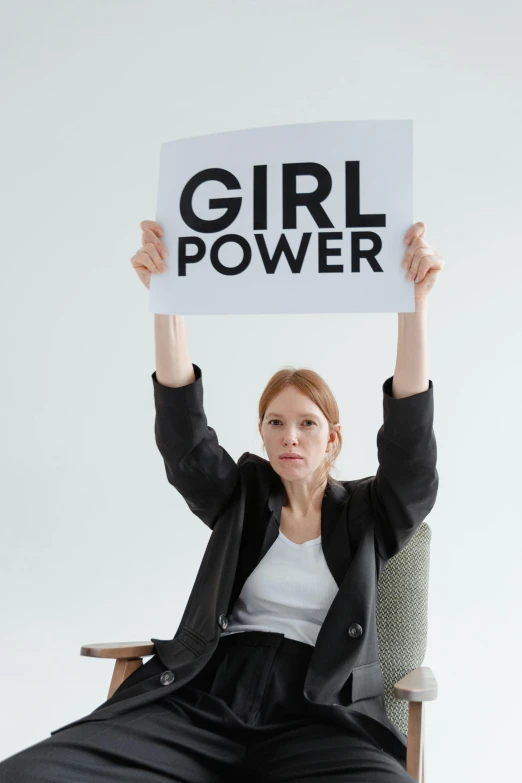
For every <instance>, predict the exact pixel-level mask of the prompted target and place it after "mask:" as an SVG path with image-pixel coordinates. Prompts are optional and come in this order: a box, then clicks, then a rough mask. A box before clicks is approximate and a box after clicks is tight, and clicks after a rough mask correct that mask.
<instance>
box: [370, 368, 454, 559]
mask: <svg viewBox="0 0 522 783" xmlns="http://www.w3.org/2000/svg"><path fill="white" fill-rule="evenodd" d="M392 381H393V376H391V377H390V378H387V379H386V381H385V382H384V383H383V387H382V388H383V413H384V417H383V418H384V421H383V424H382V426H381V427H380V429H379V431H378V433H377V455H378V461H379V467H378V469H377V474H376V475H375V476H373V477H371V480H370V482H369V483H368V486H367V492H368V500H369V503H370V505H371V510H372V515H373V520H374V531H375V546H376V549H377V552H378V553H379V555H380V556H381V557H382V558H383V559H384V560H388V559H389V558H390V557H393V555H396V554H397V553H398V552H400V551H401V549H403V548H404V547H405V546H406V544H407V543H408V541H409V540H410V539H411V538H412V536H413V535H414V533H415V532H416V531H417V529H418V528H419V527H420V525H421V523H422V522H423V520H424V519H425V517H426V516H427V515H428V514H429V513H430V511H431V509H432V508H433V506H434V505H435V500H436V497H437V491H438V485H439V476H438V473H437V468H436V463H437V443H436V440H435V433H434V431H433V382H432V381H431V380H429V387H428V389H426V391H423V392H420V393H418V394H412V395H410V396H409V397H401V398H399V399H397V398H395V397H393V396H392Z"/></svg>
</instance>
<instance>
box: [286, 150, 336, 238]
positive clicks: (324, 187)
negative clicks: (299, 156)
mask: <svg viewBox="0 0 522 783" xmlns="http://www.w3.org/2000/svg"><path fill="white" fill-rule="evenodd" d="M304 175H310V176H312V177H315V178H316V179H317V188H316V190H312V191H311V192H309V193H297V188H296V185H297V177H302V176H304ZM331 189H332V177H331V176H330V172H329V171H328V169H327V168H325V167H324V166H321V164H320V163H313V162H309V163H283V229H285V228H296V227H297V207H308V211H309V212H310V214H311V216H312V217H313V219H314V220H315V222H316V223H317V225H318V226H319V228H333V223H332V221H331V220H330V218H329V217H328V215H327V214H326V212H325V211H324V209H323V207H322V206H321V201H324V200H325V198H327V196H328V195H329V194H330V191H331Z"/></svg>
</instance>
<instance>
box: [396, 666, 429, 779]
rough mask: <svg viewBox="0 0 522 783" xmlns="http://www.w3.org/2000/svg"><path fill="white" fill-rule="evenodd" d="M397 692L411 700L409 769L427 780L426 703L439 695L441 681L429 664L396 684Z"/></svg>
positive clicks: (408, 750)
mask: <svg viewBox="0 0 522 783" xmlns="http://www.w3.org/2000/svg"><path fill="white" fill-rule="evenodd" d="M393 695H394V696H395V697H396V698H397V699H408V702H409V709H408V745H407V748H406V772H409V773H410V775H411V776H412V777H414V778H415V780H418V781H419V783H426V746H425V742H424V726H425V721H424V702H425V701H433V700H434V699H436V698H437V680H436V679H435V677H434V675H433V672H432V671H431V669H430V668H429V667H428V666H419V667H418V668H417V669H414V670H413V671H412V672H410V673H409V674H407V675H406V676H405V677H402V679H400V680H399V681H398V682H396V683H395V685H394V686H393Z"/></svg>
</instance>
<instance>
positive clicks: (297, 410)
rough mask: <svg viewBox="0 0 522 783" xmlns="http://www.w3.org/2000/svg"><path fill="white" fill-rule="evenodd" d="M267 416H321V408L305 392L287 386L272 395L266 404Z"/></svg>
mask: <svg viewBox="0 0 522 783" xmlns="http://www.w3.org/2000/svg"><path fill="white" fill-rule="evenodd" d="M266 415H267V416H286V415H294V416H309V415H311V416H321V415H322V413H321V409H320V408H319V407H318V406H317V405H316V404H315V402H313V400H311V399H310V398H309V397H308V396H307V395H306V394H304V393H303V392H301V391H300V390H299V389H296V388H295V386H287V387H286V388H285V389H283V390H282V391H281V392H279V394H277V395H276V396H275V397H272V399H271V401H270V404H269V405H268V408H267V412H266Z"/></svg>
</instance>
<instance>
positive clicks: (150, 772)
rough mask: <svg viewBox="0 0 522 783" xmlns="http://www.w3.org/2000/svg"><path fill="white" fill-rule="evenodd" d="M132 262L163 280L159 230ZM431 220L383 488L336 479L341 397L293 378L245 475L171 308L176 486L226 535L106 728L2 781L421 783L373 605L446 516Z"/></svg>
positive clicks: (51, 744)
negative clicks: (432, 515) (397, 557)
mask: <svg viewBox="0 0 522 783" xmlns="http://www.w3.org/2000/svg"><path fill="white" fill-rule="evenodd" d="M141 228H142V231H143V235H142V248H141V249H140V250H139V251H138V252H137V253H136V255H135V256H134V257H133V258H132V265H133V267H134V268H135V269H136V271H137V273H138V275H139V277H140V279H141V280H142V282H143V283H144V285H145V286H146V287H147V288H148V287H149V283H150V275H151V274H160V273H161V271H162V270H163V269H164V268H165V267H164V260H165V258H166V248H165V247H164V246H163V244H162V242H161V236H162V233H163V232H162V229H161V227H160V226H159V225H158V224H157V223H156V222H154V221H143V223H142V224H141ZM425 231H426V226H425V224H424V223H416V224H415V225H414V226H412V227H411V228H410V229H409V231H408V232H407V234H406V236H405V243H406V245H407V250H406V253H405V257H404V260H403V264H402V265H403V267H404V269H405V271H406V274H407V276H408V277H409V279H415V293H416V296H415V302H416V312H415V313H399V339H398V352H397V364H396V368H395V373H394V376H392V378H388V379H387V381H385V383H384V385H383V392H384V424H383V426H382V427H381V428H380V430H379V433H378V436H377V446H378V456H379V469H378V471H377V475H376V476H370V477H366V478H364V479H359V480H354V481H345V482H337V481H335V480H334V479H333V478H332V477H331V475H330V471H331V468H332V467H333V464H334V461H335V458H336V456H337V455H338V453H339V451H340V448H341V426H340V424H339V422H338V409H337V405H336V403H335V400H334V398H333V395H332V393H331V391H330V389H329V388H328V386H327V385H326V384H325V382H324V381H323V380H322V378H320V376H319V375H317V374H316V373H314V372H313V371H311V370H281V371H279V372H277V373H276V374H275V375H274V376H273V378H272V379H271V380H270V381H269V383H268V385H267V387H266V389H265V391H264V392H263V394H262V396H261V399H260V403H259V432H260V435H261V437H262V440H263V446H264V448H265V449H266V452H267V457H268V459H262V458H261V457H258V456H257V455H255V454H250V453H249V452H246V453H245V454H243V455H242V457H241V458H240V459H239V460H238V462H237V464H236V463H235V462H234V460H233V459H232V458H231V457H230V455H229V454H228V453H227V452H226V451H225V449H223V448H222V447H221V446H220V444H219V443H218V440H217V436H216V433H215V431H214V430H213V429H212V428H211V427H208V425H207V421H206V416H205V413H204V408H203V386H202V372H201V369H200V368H199V367H198V366H197V365H195V364H193V363H192V362H191V360H190V357H189V352H188V347H187V343H186V340H185V331H184V320H183V317H182V316H163V315H158V314H156V315H155V316H154V317H155V338H156V372H155V373H153V375H152V380H153V384H154V397H155V405H156V424H155V432H156V442H157V445H158V448H159V450H160V452H161V454H162V456H163V459H164V462H165V468H166V473H167V478H168V480H169V482H170V483H171V484H172V485H173V486H174V487H175V488H176V489H177V490H178V491H179V492H180V493H181V495H182V496H183V497H184V499H185V500H186V502H187V504H188V506H189V508H190V509H191V510H192V511H193V512H194V513H195V514H196V515H197V516H198V517H199V518H200V519H201V520H202V521H203V522H204V523H205V524H206V525H208V527H209V528H210V529H211V530H212V535H211V536H210V539H209V543H208V546H207V549H206V552H205V556H204V558H203V561H202V564H201V566H200V569H199V572H198V575H197V577H196V581H195V583H194V587H193V589H192V593H191V595H190V597H189V601H188V603H187V606H186V609H185V612H184V614H183V617H182V620H181V622H180V626H179V628H178V631H177V632H176V634H175V636H174V638H173V639H171V640H160V639H153V640H152V641H153V642H154V643H155V654H154V655H153V656H152V658H151V659H150V660H149V661H148V662H147V663H146V664H145V665H144V666H142V667H140V668H139V669H138V670H137V671H136V672H134V673H133V674H132V675H131V676H130V677H128V678H127V679H126V680H125V681H124V682H123V683H122V685H121V686H120V687H119V688H118V690H117V691H116V692H115V694H113V696H112V697H111V698H110V699H108V700H107V701H106V702H104V703H103V704H102V705H100V706H99V707H98V708H96V710H94V711H93V712H92V713H91V714H90V715H87V716H85V717H83V718H81V719H79V720H78V721H74V722H73V723H71V724H67V725H66V726H63V727H61V728H60V729H57V730H55V731H54V732H52V733H51V734H52V736H51V737H50V738H47V739H45V740H43V741H41V742H39V743H37V744H35V745H33V746H32V747H30V748H27V749H25V750H23V751H20V752H19V753H17V754H15V755H14V756H11V757H10V758H8V759H6V760H5V761H3V762H2V763H0V783H9V782H12V783H14V781H17V783H18V782H19V781H20V782H21V781H23V782H24V783H25V782H26V781H27V782H28V781H34V782H35V783H36V781H39V782H40V783H47V782H48V783H51V781H53V783H55V781H57V780H67V781H71V783H84V782H85V783H91V782H94V781H109V780H110V781H122V782H123V781H129V782H130V781H140V783H147V782H148V781H150V782H151V783H152V781H155V783H156V782H157V781H187V782H188V783H192V781H194V783H195V782H196V781H220V780H223V781H226V780H229V779H241V780H243V779H248V780H253V781H254V780H259V781H264V782H265V781H301V780H304V779H306V780H313V781H322V780H325V781H326V780H328V781H330V782H332V781H343V782H344V783H348V782H349V781H350V782H351V783H363V781H364V783H368V782H369V781H370V782H371V783H385V781H386V782H387V783H392V782H397V783H398V782H399V781H412V780H413V778H412V777H411V775H409V774H408V773H407V772H406V771H405V753H404V750H405V738H404V736H403V735H402V734H401V733H400V732H399V731H398V730H397V729H396V728H395V727H394V726H393V724H392V723H391V722H390V721H389V720H388V719H387V716H386V713H385V707H384V700H383V683H382V675H381V672H380V665H379V661H378V652H377V639H376V625H375V598H376V586H377V582H378V577H379V575H380V573H381V572H382V569H383V567H384V565H385V563H386V561H387V560H388V559H389V558H390V557H392V556H393V555H394V554H396V553H397V552H398V551H400V550H401V549H402V548H403V547H404V546H405V545H406V543H407V542H408V541H409V539H410V538H411V536H412V535H413V534H414V533H415V531H416V530H417V529H418V527H419V525H420V524H421V522H422V521H423V519H424V518H425V517H426V515H427V514H428V513H429V511H430V510H431V508H432V507H433V505H434V503H435V498H436V494H437V489H438V474H437V471H436V467H435V463H436V443H435V436H434V433H433V428H432V422H433V384H432V382H431V381H430V380H429V379H428V377H427V351H426V312H427V311H426V305H427V295H428V292H429V291H430V290H431V288H432V287H433V284H434V281H435V279H436V276H437V274H438V272H439V271H440V270H441V269H442V266H443V263H444V262H443V259H442V258H440V256H439V255H438V254H437V253H436V252H435V251H434V250H433V249H432V248H431V247H430V246H429V245H428V244H427V242H426V240H425V239H424V235H425Z"/></svg>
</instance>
